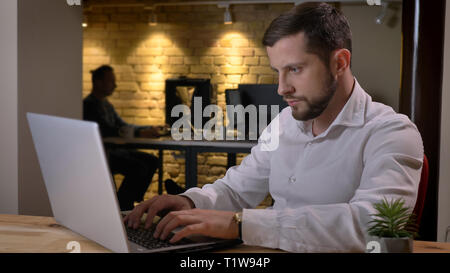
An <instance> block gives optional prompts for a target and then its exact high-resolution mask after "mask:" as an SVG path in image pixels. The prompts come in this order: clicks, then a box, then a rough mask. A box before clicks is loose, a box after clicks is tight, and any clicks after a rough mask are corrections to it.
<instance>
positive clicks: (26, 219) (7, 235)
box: [0, 214, 450, 253]
mask: <svg viewBox="0 0 450 273" xmlns="http://www.w3.org/2000/svg"><path fill="white" fill-rule="evenodd" d="M71 241H77V242H79V243H80V246H81V252H82V253H85V252H92V253H109V252H111V251H109V250H108V249H106V248H104V247H102V246H101V245H99V244H97V243H95V242H93V241H91V240H89V239H86V238H84V237H83V236H81V235H78V234H76V233H74V232H72V231H70V230H69V229H67V228H65V227H63V226H60V225H58V224H57V223H56V222H55V220H54V219H53V218H51V217H40V216H23V215H1V214H0V252H2V253H5V252H9V253H11V252H13V253H21V252H22V253H24V252H25V253H45V252H47V253H49V252H52V253H55V252H57V253H62V252H70V251H69V250H68V249H67V248H66V247H67V244H68V243H69V242H71ZM217 252H219V253H280V252H284V251H282V250H278V249H269V248H263V247H255V246H246V245H240V246H236V247H234V248H232V249H226V250H221V251H217ZM414 253H450V243H438V242H425V241H414Z"/></svg>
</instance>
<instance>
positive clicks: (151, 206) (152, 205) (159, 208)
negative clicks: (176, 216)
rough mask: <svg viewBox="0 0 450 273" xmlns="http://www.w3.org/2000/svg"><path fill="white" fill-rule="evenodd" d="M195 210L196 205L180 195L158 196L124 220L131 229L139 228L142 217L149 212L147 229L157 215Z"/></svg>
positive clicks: (143, 204) (142, 204)
mask: <svg viewBox="0 0 450 273" xmlns="http://www.w3.org/2000/svg"><path fill="white" fill-rule="evenodd" d="M192 208H194V203H193V202H192V201H191V200H190V199H189V198H187V197H184V196H179V195H158V196H155V197H153V198H151V199H149V200H147V201H145V202H142V203H141V204H139V205H138V206H136V207H135V208H134V209H133V211H131V213H130V214H128V215H127V216H125V218H123V221H124V223H125V224H127V225H128V227H131V228H134V229H136V228H138V227H139V224H140V223H141V217H142V215H143V214H144V213H145V212H147V219H146V221H145V226H144V227H145V228H149V227H150V226H151V225H152V223H153V218H154V217H155V216H156V215H159V216H161V215H164V214H165V213H167V212H168V211H179V210H187V209H192Z"/></svg>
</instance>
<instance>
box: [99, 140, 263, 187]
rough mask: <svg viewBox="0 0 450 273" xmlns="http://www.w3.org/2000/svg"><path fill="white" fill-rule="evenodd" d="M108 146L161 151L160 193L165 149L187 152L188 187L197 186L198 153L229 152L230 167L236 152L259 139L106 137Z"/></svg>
mask: <svg viewBox="0 0 450 273" xmlns="http://www.w3.org/2000/svg"><path fill="white" fill-rule="evenodd" d="M103 142H104V143H105V146H106V147H119V148H129V149H150V150H151V149H155V150H158V151H159V154H158V156H159V159H160V160H159V177H158V193H159V194H162V176H163V164H162V162H163V150H178V151H184V152H185V158H186V160H185V167H186V168H185V169H186V189H189V188H192V187H197V154H198V153H227V154H228V167H231V166H234V165H236V153H250V151H251V149H252V147H253V146H255V145H256V144H257V143H258V142H257V141H225V140H224V141H206V140H180V141H177V140H173V139H172V138H160V139H149V138H131V139H125V138H120V137H109V138H104V139H103Z"/></svg>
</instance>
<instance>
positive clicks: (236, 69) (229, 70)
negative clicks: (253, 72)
mask: <svg viewBox="0 0 450 273" xmlns="http://www.w3.org/2000/svg"><path fill="white" fill-rule="evenodd" d="M220 73H223V74H246V73H248V67H245V66H221V67H220Z"/></svg>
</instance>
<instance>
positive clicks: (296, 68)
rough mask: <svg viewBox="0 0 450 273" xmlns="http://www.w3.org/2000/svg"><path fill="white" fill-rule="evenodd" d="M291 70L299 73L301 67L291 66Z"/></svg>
mask: <svg viewBox="0 0 450 273" xmlns="http://www.w3.org/2000/svg"><path fill="white" fill-rule="evenodd" d="M289 71H290V72H294V73H297V72H300V71H301V69H300V67H290V68H289Z"/></svg>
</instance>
